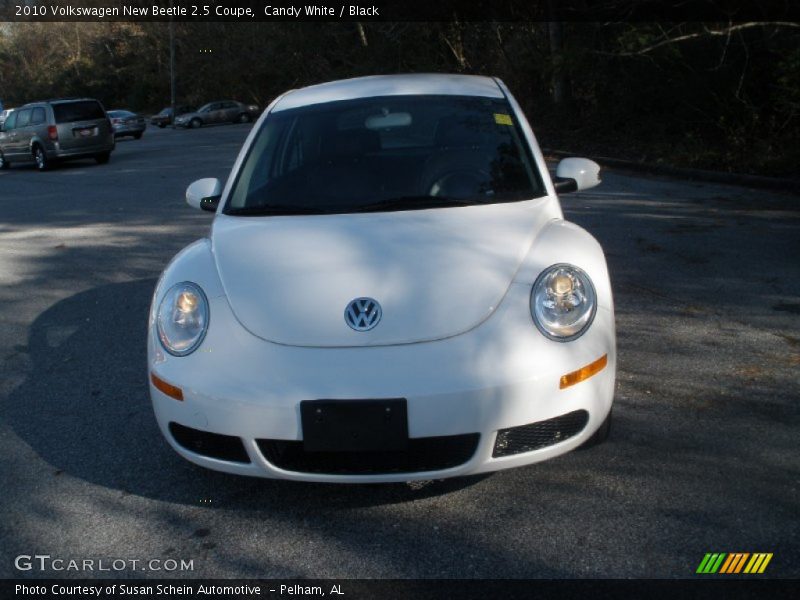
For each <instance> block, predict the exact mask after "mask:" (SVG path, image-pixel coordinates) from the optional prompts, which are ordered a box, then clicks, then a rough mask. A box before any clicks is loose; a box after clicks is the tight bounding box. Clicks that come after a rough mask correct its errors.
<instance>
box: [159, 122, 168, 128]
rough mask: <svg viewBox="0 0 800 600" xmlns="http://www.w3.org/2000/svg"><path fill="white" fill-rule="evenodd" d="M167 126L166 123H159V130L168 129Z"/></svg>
mask: <svg viewBox="0 0 800 600" xmlns="http://www.w3.org/2000/svg"><path fill="white" fill-rule="evenodd" d="M166 126H167V124H166V123H159V124H158V128H159V129H164V127H166Z"/></svg>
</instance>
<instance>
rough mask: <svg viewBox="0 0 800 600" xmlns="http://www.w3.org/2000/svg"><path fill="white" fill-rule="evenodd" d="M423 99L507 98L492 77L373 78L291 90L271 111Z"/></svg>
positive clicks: (381, 76) (432, 75)
mask: <svg viewBox="0 0 800 600" xmlns="http://www.w3.org/2000/svg"><path fill="white" fill-rule="evenodd" d="M422 95H445V96H451V95H452V96H482V97H487V98H503V97H504V94H503V91H502V90H501V89H500V86H499V85H498V84H497V81H496V80H495V79H493V78H491V77H483V76H479V75H446V74H439V73H420V74H413V75H373V76H369V77H356V78H354V79H342V80H339V81H331V82H328V83H322V84H319V85H312V86H309V87H304V88H300V89H297V90H292V91H290V92H287V93H286V94H284V96H283V97H282V98H281V99H280V100H278V102H277V104H276V105H275V106H274V107H273V108H272V110H273V111H280V110H288V109H291V108H299V107H301V106H309V105H311V104H321V103H324V102H337V101H339V100H353V99H356V98H372V97H375V96H422Z"/></svg>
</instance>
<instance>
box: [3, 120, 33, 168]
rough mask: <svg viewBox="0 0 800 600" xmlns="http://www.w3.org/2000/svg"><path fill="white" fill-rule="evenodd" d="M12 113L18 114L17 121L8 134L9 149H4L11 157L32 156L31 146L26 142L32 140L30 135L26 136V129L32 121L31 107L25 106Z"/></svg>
mask: <svg viewBox="0 0 800 600" xmlns="http://www.w3.org/2000/svg"><path fill="white" fill-rule="evenodd" d="M11 114H12V115H17V118H16V122H15V123H13V129H11V130H10V131H9V132H8V134H7V136H8V144H7V148H8V149H4V150H3V153H4V154H5V155H6V156H7V157H9V158H11V157H16V158H19V157H20V156H26V155H27V156H30V152H29V147H28V144H27V143H26V142H30V137H29V136H26V133H25V129H26V128H27V127H28V125H29V124H30V122H31V109H30V108H23V109H20V110H18V111H15V112H13V113H11Z"/></svg>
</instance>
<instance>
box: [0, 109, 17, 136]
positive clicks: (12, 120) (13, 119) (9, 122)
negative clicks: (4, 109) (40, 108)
mask: <svg viewBox="0 0 800 600" xmlns="http://www.w3.org/2000/svg"><path fill="white" fill-rule="evenodd" d="M18 114H19V113H18V112H17V111H14V112H12V113H11V114H10V115H8V118H7V119H6V122H5V124H4V125H3V129H5V130H6V131H11V130H12V129H14V128H15V127H16V126H17V115H18Z"/></svg>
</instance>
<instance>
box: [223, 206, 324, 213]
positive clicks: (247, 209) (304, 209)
mask: <svg viewBox="0 0 800 600" xmlns="http://www.w3.org/2000/svg"><path fill="white" fill-rule="evenodd" d="M330 212H331V211H329V210H325V209H323V208H312V207H310V206H280V205H277V206H270V205H268V204H267V205H263V206H242V207H239V208H229V209H227V210H226V211H225V214H226V215H231V216H256V215H257V216H269V215H326V214H329V213H330Z"/></svg>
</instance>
